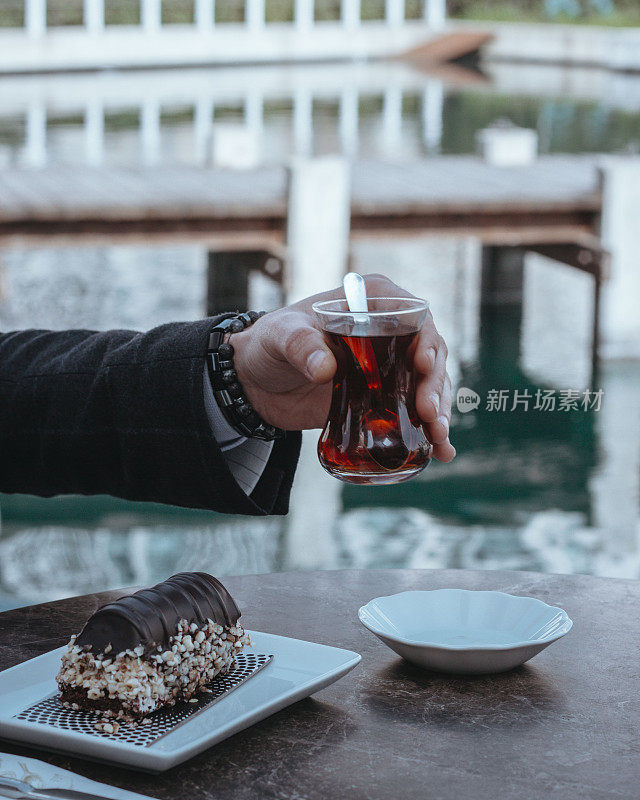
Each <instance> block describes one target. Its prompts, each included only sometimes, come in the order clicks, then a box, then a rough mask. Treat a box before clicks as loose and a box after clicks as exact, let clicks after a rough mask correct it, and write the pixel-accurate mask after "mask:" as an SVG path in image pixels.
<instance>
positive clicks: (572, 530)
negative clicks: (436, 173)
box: [0, 237, 640, 604]
mask: <svg viewBox="0 0 640 800" xmlns="http://www.w3.org/2000/svg"><path fill="white" fill-rule="evenodd" d="M61 252H62V251H38V250H13V251H11V252H7V253H6V254H5V259H4V286H5V290H4V295H3V299H2V301H0V328H2V329H7V328H8V327H10V326H29V325H36V324H37V325H53V326H57V327H63V326H71V325H83V324H95V323H96V322H98V323H99V325H98V326H97V327H104V328H106V327H113V326H123V325H126V326H131V325H134V324H135V325H136V326H137V327H142V328H144V327H149V326H150V325H153V324H157V323H159V322H161V321H164V320H167V319H175V318H189V317H197V316H200V315H201V313H202V303H203V301H204V290H203V286H204V283H205V274H206V252H204V250H202V249H199V248H194V247H186V248H175V247H172V248H153V249H149V248H107V249H92V248H83V249H78V250H75V251H69V250H67V251H64V253H65V257H63V256H61V255H60V253H61ZM352 258H353V262H354V266H355V267H356V268H358V269H361V270H362V271H366V270H367V269H369V270H371V271H378V270H380V269H384V270H385V271H386V272H387V273H388V274H389V275H390V276H391V277H392V278H393V279H394V280H396V281H397V282H398V283H402V284H404V285H407V286H411V287H412V288H413V289H414V291H415V292H416V293H417V294H422V295H425V296H427V297H429V298H430V300H431V306H432V309H433V313H434V316H435V318H436V320H437V321H438V324H439V326H440V328H441V329H442V331H443V333H444V334H445V336H446V338H447V340H448V342H449V345H450V351H451V355H450V359H451V369H452V373H453V375H454V376H455V380H456V382H457V383H458V384H459V385H466V386H469V387H471V388H473V389H474V390H476V391H477V392H478V393H479V394H481V396H483V397H484V396H485V395H486V392H487V390H488V389H489V388H493V387H500V388H518V389H520V390H523V389H530V390H532V391H533V390H535V388H537V387H545V386H551V387H560V386H566V385H570V386H572V388H575V389H582V388H584V386H585V385H588V382H589V380H590V371H589V369H588V368H587V366H586V365H590V363H591V339H590V337H589V336H588V335H587V331H588V330H589V325H590V320H589V318H588V315H585V316H584V318H583V317H582V316H580V315H579V314H578V315H577V318H576V313H575V304H576V303H577V304H578V307H579V308H581V307H584V308H588V307H589V306H588V301H589V292H590V287H589V285H588V284H584V285H582V290H583V291H582V300H580V285H581V284H579V282H578V284H576V285H575V286H573V291H571V292H570V293H569V292H567V291H566V285H567V274H566V270H568V269H569V268H568V267H565V266H562V265H558V264H554V263H553V262H549V261H548V260H546V259H542V258H541V257H539V256H535V255H529V256H527V257H526V259H525V260H524V262H523V266H522V270H521V274H520V275H519V277H518V279H517V280H515V281H514V282H513V283H512V285H511V291H509V292H507V293H504V292H503V293H502V294H501V293H498V294H495V293H494V294H492V292H491V290H490V276H488V274H487V270H486V265H485V268H484V269H483V265H482V259H481V251H480V248H479V246H478V243H477V242H474V241H471V240H456V239H433V238H428V237H424V238H420V237H417V238H412V239H401V240H394V239H388V240H380V239H376V240H375V241H370V242H367V241H358V242H356V243H354V245H353V248H352ZM151 275H153V280H151ZM542 279H543V280H544V283H545V286H546V288H547V294H546V296H547V297H553V298H554V302H553V303H536V302H535V299H534V300H533V301H532V302H531V305H530V306H529V307H527V303H528V302H530V300H531V298H535V292H533V293H532V291H531V290H530V289H531V286H535V285H536V283H537V282H539V281H541V280H542ZM172 287H173V288H172ZM250 287H251V293H252V294H253V297H252V303H253V304H254V305H260V304H261V302H260V301H261V297H260V295H261V294H262V296H263V297H267V295H268V296H269V297H270V298H271V302H272V303H273V302H274V291H273V287H270V286H269V287H267V286H265V284H264V278H261V279H260V281H257V282H256V281H254V280H253V279H252V280H251V282H250ZM527 287H529V288H527ZM302 288H303V287H300V286H297V285H295V284H294V285H293V287H292V290H293V291H295V292H300V291H302ZM265 289H266V290H267V292H266V294H263V291H264V290H265ZM110 298H111V299H110ZM580 303H582V304H583V306H581V305H580ZM531 315H535V317H536V318H535V319H533V318H532V316H531ZM562 320H564V321H565V324H564V325H562V324H561V321H562ZM541 332H546V333H545V335H543V334H542V333H541ZM527 337H533V341H528V338H527ZM532 353H534V354H535V357H533V355H532ZM563 365H566V368H565V367H563ZM576 365H577V366H576ZM580 365H582V366H580ZM563 372H564V373H565V377H564V379H563ZM597 380H598V382H599V385H601V386H602V387H603V388H604V391H605V402H604V403H603V406H602V409H601V411H600V412H598V413H593V412H592V413H585V412H582V411H575V412H558V411H556V412H554V413H550V412H542V411H539V412H534V411H532V410H529V411H527V412H524V411H523V410H518V411H514V412H508V413H506V412H505V413H495V412H490V411H487V410H486V408H485V407H484V404H482V405H481V406H480V408H478V409H477V410H476V411H475V412H471V413H468V414H465V415H461V414H456V416H455V418H454V422H453V426H452V430H453V433H452V438H453V441H454V442H455V444H456V446H457V448H458V452H459V456H458V458H457V459H456V461H455V462H454V463H453V464H452V465H447V466H443V465H439V464H437V463H434V464H432V465H430V466H429V468H428V469H427V470H425V472H424V473H422V475H421V476H419V477H418V478H417V479H415V480H413V481H411V482H408V483H405V484H401V485H398V486H392V487H375V488H374V487H354V486H346V485H342V484H341V483H339V482H337V481H335V480H333V479H331V478H329V477H328V476H327V475H325V473H324V472H323V471H322V470H321V468H320V467H319V465H318V463H317V459H316V456H315V442H316V438H317V433H316V432H310V433H309V434H307V436H306V440H305V444H304V448H303V454H302V458H301V463H300V468H299V471H298V476H297V479H296V482H295V485H294V492H293V501H292V512H291V514H290V515H289V517H287V518H284V519H280V518H273V519H252V518H244V517H240V518H229V517H223V516H220V515H216V514H210V513H207V512H199V511H193V512H191V511H187V510H181V509H166V508H164V507H161V506H157V507H156V506H146V505H143V504H131V503H125V502H123V501H119V500H114V499H111V498H57V499H51V500H43V499H37V498H26V497H19V496H17V497H16V496H13V497H12V496H4V497H3V498H2V501H1V506H2V514H3V520H2V532H1V534H0V592H1V594H2V601H3V602H4V603H5V604H6V603H9V602H32V601H36V600H44V599H49V598H52V597H61V596H65V595H69V594H75V593H82V592H88V591H95V590H97V589H100V588H103V587H104V588H106V587H110V586H121V585H128V584H134V583H146V582H151V581H154V580H156V579H160V578H162V577H163V576H166V575H167V574H168V573H170V572H172V571H175V570H178V569H204V570H211V571H213V572H217V573H219V574H232V573H243V572H244V573H257V572H269V571H278V570H283V569H301V568H302V569H309V568H330V567H405V566H406V567H468V568H505V569H533V570H541V571H552V572H587V573H595V574H600V575H615V576H624V577H640V524H639V520H640V513H639V508H640V502H639V496H638V495H639V492H638V474H639V473H640V408H639V406H640V366H639V365H638V364H636V363H628V364H620V363H607V364H605V365H604V366H603V367H602V370H601V373H600V375H599V376H598V377H597ZM573 381H582V382H578V383H574V382H573Z"/></svg>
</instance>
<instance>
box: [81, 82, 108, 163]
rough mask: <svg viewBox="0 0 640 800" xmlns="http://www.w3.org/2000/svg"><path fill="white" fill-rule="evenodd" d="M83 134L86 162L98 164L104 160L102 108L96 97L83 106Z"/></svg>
mask: <svg viewBox="0 0 640 800" xmlns="http://www.w3.org/2000/svg"><path fill="white" fill-rule="evenodd" d="M84 136H85V154H86V160H87V164H91V165H92V166H99V165H100V164H102V162H103V161H104V109H103V107H102V103H101V102H100V100H99V99H98V98H95V99H93V100H91V101H89V103H88V104H87V106H86V108H85V112H84Z"/></svg>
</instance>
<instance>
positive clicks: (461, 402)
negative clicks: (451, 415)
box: [456, 386, 480, 414]
mask: <svg viewBox="0 0 640 800" xmlns="http://www.w3.org/2000/svg"><path fill="white" fill-rule="evenodd" d="M456 405H457V406H458V411H459V412H460V413H461V414H466V413H467V412H468V411H473V410H474V409H476V408H478V406H479V405H480V395H479V394H478V393H477V392H474V391H473V389H469V388H468V387H466V386H461V387H460V388H459V389H458V392H457V394H456Z"/></svg>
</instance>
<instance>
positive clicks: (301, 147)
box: [293, 89, 313, 156]
mask: <svg viewBox="0 0 640 800" xmlns="http://www.w3.org/2000/svg"><path fill="white" fill-rule="evenodd" d="M293 142H294V148H295V153H296V155H299V156H309V155H311V153H312V151H313V96H312V95H311V92H310V91H309V90H308V89H298V90H296V92H295V94H294V96H293Z"/></svg>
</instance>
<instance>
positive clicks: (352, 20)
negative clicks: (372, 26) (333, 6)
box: [341, 0, 361, 29]
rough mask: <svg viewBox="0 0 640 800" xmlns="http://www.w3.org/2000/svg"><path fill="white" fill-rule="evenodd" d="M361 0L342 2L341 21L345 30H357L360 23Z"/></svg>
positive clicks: (343, 0) (344, 0) (345, 0)
mask: <svg viewBox="0 0 640 800" xmlns="http://www.w3.org/2000/svg"><path fill="white" fill-rule="evenodd" d="M360 2H361V0H342V6H341V19H342V24H343V25H344V26H345V28H350V29H353V28H358V27H359V26H360V22H361V16H360V14H361V8H360Z"/></svg>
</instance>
